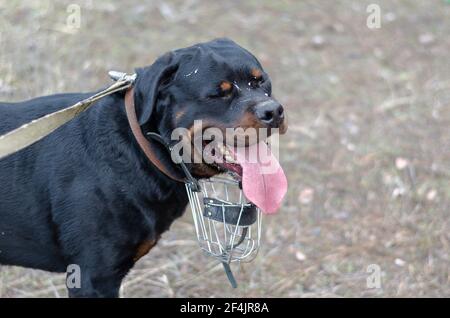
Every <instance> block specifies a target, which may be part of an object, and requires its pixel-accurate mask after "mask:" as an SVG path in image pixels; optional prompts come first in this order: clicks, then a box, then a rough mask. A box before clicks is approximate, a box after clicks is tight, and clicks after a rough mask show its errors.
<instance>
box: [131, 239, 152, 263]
mask: <svg viewBox="0 0 450 318" xmlns="http://www.w3.org/2000/svg"><path fill="white" fill-rule="evenodd" d="M157 242H158V240H157V239H155V240H146V241H144V242H142V243H141V244H139V246H138V248H137V251H136V254H135V255H134V257H133V261H134V262H137V261H138V260H139V259H140V258H141V257H143V256H144V255H146V254H147V253H148V252H149V251H150V250H151V249H152V248H153V247H154V246H155V245H156V243H157Z"/></svg>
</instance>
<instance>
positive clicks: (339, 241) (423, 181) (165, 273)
mask: <svg viewBox="0 0 450 318" xmlns="http://www.w3.org/2000/svg"><path fill="white" fill-rule="evenodd" d="M78 2H79V4H80V5H81V8H82V16H81V28H80V29H79V30H78V32H76V33H74V34H67V33H64V32H61V30H63V28H62V26H64V22H65V19H66V5H67V4H69V3H71V2H70V1H69V2H68V1H65V4H62V1H61V2H60V4H58V5H54V4H52V3H53V2H52V1H42V2H34V1H33V2H30V3H29V4H28V2H22V1H6V0H2V1H0V13H1V14H2V19H1V20H0V32H1V33H0V41H1V47H0V74H2V75H1V78H0V99H1V100H22V99H26V98H30V97H33V96H38V95H42V94H49V93H56V92H64V91H80V90H92V89H95V88H98V87H101V86H103V85H105V83H107V82H108V79H107V76H106V72H107V71H108V70H109V69H119V70H125V71H131V70H132V69H133V67H135V66H142V65H147V64H150V63H151V62H152V60H153V59H154V58H155V57H156V56H158V55H159V54H161V53H163V52H164V51H166V50H170V49H173V48H178V47H182V46H186V45H190V44H192V43H195V42H198V41H204V40H209V39H211V38H214V37H219V36H228V37H230V38H233V39H235V40H236V41H237V42H239V43H241V44H242V45H244V46H246V47H248V48H249V49H250V50H251V51H253V52H254V53H255V54H256V55H257V56H258V57H259V58H260V60H261V61H262V63H263V64H264V65H265V67H266V69H267V70H268V71H269V73H270V74H271V76H272V78H273V83H274V92H275V94H276V95H277V97H278V98H279V100H280V101H282V102H283V103H284V104H285V105H286V108H287V110H288V113H289V116H290V118H289V119H290V131H289V133H288V135H287V137H286V138H285V139H284V140H283V143H282V149H281V160H282V164H283V166H284V167H285V170H286V172H287V174H288V177H289V182H290V190H289V193H288V196H287V199H286V200H285V203H284V207H283V209H282V211H281V212H280V213H279V214H278V215H277V216H273V217H270V218H266V220H265V234H264V246H263V249H262V251H261V253H260V256H259V257H258V258H257V259H256V261H255V262H253V263H251V264H248V265H245V266H243V267H242V268H241V269H240V270H239V271H238V278H239V282H240V288H239V289H238V290H237V291H234V290H232V289H231V288H229V287H228V283H227V281H226V278H225V275H224V274H223V273H222V269H221V267H220V266H216V265H215V263H213V262H211V260H209V259H207V258H205V257H203V256H201V254H200V252H199V250H198V248H197V247H196V245H195V242H194V241H193V240H192V239H193V236H194V235H193V234H194V233H193V226H192V223H191V220H190V216H189V215H188V214H186V215H185V217H183V218H182V219H181V220H179V221H177V222H176V223H175V224H174V226H173V227H172V229H171V231H170V232H168V233H166V234H164V236H163V240H162V241H161V243H160V244H159V245H158V246H157V247H156V248H155V249H154V250H153V251H152V253H150V254H149V255H148V256H146V257H145V258H144V259H142V260H141V261H140V262H139V263H138V265H137V266H136V268H135V269H133V271H132V272H131V273H130V274H129V276H128V277H127V279H126V281H125V282H124V286H123V290H122V294H123V296H125V297H159V296H162V297H181V296H188V297H196V296H204V297H209V296H224V297H228V296H239V297H252V296H269V297H328V296H346V297H357V296H380V297H386V296H400V297H405V296H412V297H423V296H447V297H448V296H450V270H449V264H450V259H449V258H450V231H449V230H450V215H449V214H450V213H449V209H450V182H449V178H450V134H449V127H450V63H449V61H450V59H449V52H450V37H449V36H448V30H450V19H449V17H450V5H449V4H446V2H445V1H420V0H417V1H396V2H394V1H387V0H383V1H375V2H377V3H379V4H380V6H381V9H382V16H383V21H382V27H381V29H377V30H369V29H368V28H367V27H366V24H365V23H366V17H367V14H366V11H365V9H366V6H367V4H368V3H371V2H374V1H317V0H309V1H294V0H283V1H281V0H280V1H269V0H265V1H253V0H252V1H245V2H242V1H237V0H232V1H220V2H219V1H214V2H213V1H196V0H189V1H151V2H150V1H149V3H148V4H145V3H143V1H138V0H133V1H132V0H127V1H121V2H120V4H119V2H113V1H102V2H95V4H93V3H94V2H92V1H78ZM46 3H47V4H48V5H45V4H46ZM369 264H378V265H379V266H380V267H381V269H382V273H383V275H382V288H381V289H368V288H367V286H366V278H367V275H368V274H367V273H366V268H367V266H368V265H369ZM65 295H66V292H65V290H64V278H63V276H61V275H54V274H48V273H44V272H40V271H34V270H28V269H20V268H11V267H2V268H1V269H0V297H59V296H65Z"/></svg>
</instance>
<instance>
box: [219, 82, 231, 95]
mask: <svg viewBox="0 0 450 318" xmlns="http://www.w3.org/2000/svg"><path fill="white" fill-rule="evenodd" d="M231 87H232V85H231V83H230V82H228V81H223V82H222V83H220V89H221V90H222V92H226V91H229V90H230V89H231Z"/></svg>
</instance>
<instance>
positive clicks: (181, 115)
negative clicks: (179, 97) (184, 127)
mask: <svg viewBox="0 0 450 318" xmlns="http://www.w3.org/2000/svg"><path fill="white" fill-rule="evenodd" d="M184 114H186V110H180V111H178V112H176V113H175V119H176V121H177V122H179V121H180V119H181V117H183V116H184Z"/></svg>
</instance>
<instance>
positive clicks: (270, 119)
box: [255, 100, 284, 128]
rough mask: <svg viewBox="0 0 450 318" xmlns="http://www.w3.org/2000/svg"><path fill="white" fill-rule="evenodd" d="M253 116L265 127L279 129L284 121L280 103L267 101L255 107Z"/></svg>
mask: <svg viewBox="0 0 450 318" xmlns="http://www.w3.org/2000/svg"><path fill="white" fill-rule="evenodd" d="M255 115H256V117H258V119H259V120H260V121H261V122H263V123H265V124H266V125H269V126H270V127H273V128H279V127H280V125H281V124H282V123H283V120H284V109H283V106H281V104H280V103H278V102H276V101H274V100H269V101H265V102H262V103H260V104H258V105H256V107H255Z"/></svg>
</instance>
